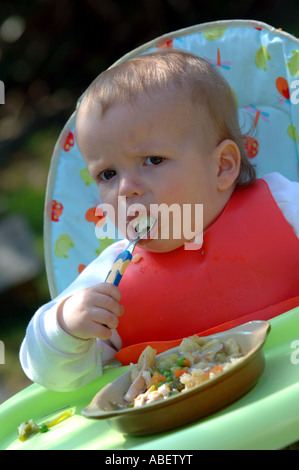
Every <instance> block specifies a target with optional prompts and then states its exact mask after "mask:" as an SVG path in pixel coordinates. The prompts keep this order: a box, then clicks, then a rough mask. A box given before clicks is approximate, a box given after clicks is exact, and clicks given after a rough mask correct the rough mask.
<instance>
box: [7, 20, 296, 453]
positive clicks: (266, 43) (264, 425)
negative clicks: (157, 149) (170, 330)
mask: <svg viewBox="0 0 299 470" xmlns="http://www.w3.org/2000/svg"><path fill="white" fill-rule="evenodd" d="M166 47H168V48H172V47H173V48H177V49H184V50H187V51H190V52H192V53H195V54H198V55H199V56H201V57H204V58H205V59H207V60H208V61H209V62H210V63H211V64H212V65H213V66H214V67H216V68H217V70H219V72H220V73H221V74H223V76H224V77H225V78H226V80H227V81H228V83H229V84H230V86H231V88H232V90H233V92H234V94H235V97H236V100H237V103H238V108H239V115H240V123H241V125H242V126H243V128H244V129H249V128H250V127H251V126H252V123H253V126H254V128H255V129H256V132H255V133H254V134H253V135H252V136H250V137H247V138H246V140H245V146H246V149H247V152H248V156H249V158H250V159H252V161H253V162H254V163H255V165H256V169H257V176H258V177H262V176H263V175H265V174H267V173H270V172H279V173H281V174H282V175H284V176H285V177H287V178H288V179H290V180H292V181H299V40H298V39H296V38H295V37H293V36H292V35H290V34H288V33H286V32H284V31H281V30H277V29H275V28H273V27H271V26H269V25H267V24H265V23H262V22H259V21H250V20H225V21H215V22H212V23H205V24H201V25H196V26H192V27H189V28H185V29H182V30H179V31H176V32H173V33H169V34H166V35H163V36H161V37H159V38H157V39H155V40H153V41H150V42H149V43H147V44H145V45H143V46H141V47H138V48H137V49H135V50H133V51H132V52H130V53H128V54H127V55H125V56H124V57H122V58H121V59H120V60H119V61H118V62H117V63H116V64H114V65H113V66H115V65H117V64H119V63H122V62H124V61H127V60H128V59H130V58H133V57H136V56H138V55H140V54H144V53H148V52H152V51H155V50H157V48H166ZM100 72H101V70H99V73H100ZM78 103H80V99H79V101H78ZM75 119H76V111H75V112H74V113H73V115H72V116H71V117H70V119H69V120H68V122H67V123H66V125H65V126H64V128H63V130H62V132H61V134H60V136H59V138H58V140H57V143H56V146H55V149H54V153H53V156H52V161H51V166H50V172H49V178H48V185H47V192H46V201H45V217H44V241H45V259H46V269H47V275H48V283H49V288H50V293H51V296H52V297H55V296H57V295H58V294H59V293H61V292H62V291H63V290H64V289H65V288H66V287H67V286H68V285H69V284H71V283H72V282H73V281H74V279H75V278H76V277H77V276H78V274H80V272H81V271H82V270H84V268H85V266H86V265H88V264H89V263H90V262H91V261H92V260H93V259H94V258H95V257H97V256H98V255H99V254H100V253H101V252H102V251H103V250H104V249H105V248H106V247H107V246H108V245H109V244H111V243H113V242H114V241H115V240H118V239H121V235H120V234H119V233H118V232H117V230H116V228H115V227H114V226H113V225H112V223H111V222H109V221H107V220H105V219H103V216H102V215H101V214H99V213H98V212H97V213H96V208H97V207H98V205H99V204H100V200H99V195H98V190H97V186H96V184H95V182H94V181H93V180H92V179H91V177H90V176H89V173H88V171H87V167H86V164H85V162H84V160H83V158H82V156H81V154H80V152H79V149H78V147H77V145H76V141H75V136H74V125H75ZM278 249H279V247H278ZM293 307H294V308H292V309H291V310H289V311H287V312H285V313H284V314H282V315H279V316H277V317H274V318H273V319H271V320H270V324H271V332H270V334H269V336H268V339H267V340H266V344H265V347H264V350H265V356H266V367H265V370H264V373H263V375H262V377H261V378H260V380H259V382H258V384H257V385H256V386H255V387H254V388H253V389H252V390H251V391H250V392H249V393H248V394H247V395H245V396H244V397H243V398H241V399H239V400H238V401H237V402H236V403H234V404H232V405H230V406H228V407H227V408H225V409H224V410H222V411H219V412H217V413H215V414H213V415H211V416H209V417H207V418H205V419H203V420H199V421H197V422H195V423H193V424H191V425H188V426H186V427H184V428H181V429H177V430H175V431H172V432H168V433H166V434H163V435H158V434H157V435H153V436H149V437H142V438H136V437H130V436H125V437H124V436H123V435H122V434H120V433H117V432H116V431H112V430H111V429H110V427H109V425H108V423H106V422H99V421H96V420H87V419H85V418H83V417H82V416H81V415H80V410H81V409H82V408H84V406H86V405H87V403H88V402H89V401H90V400H91V398H92V397H93V395H94V393H96V392H97V391H98V390H99V389H100V388H101V387H103V386H104V385H105V384H106V383H109V382H110V381H111V380H112V379H114V378H115V377H117V376H118V375H120V374H121V373H122V372H123V371H124V370H126V369H125V368H123V367H121V368H107V369H106V370H105V373H104V375H103V377H101V378H100V379H98V380H97V381H96V382H94V383H92V384H90V385H89V386H87V387H84V388H83V389H81V390H78V391H76V392H65V393H57V392H51V391H49V390H46V389H44V388H43V387H40V386H39V385H36V384H34V385H32V386H30V387H29V388H27V389H25V390H23V391H22V392H20V393H19V394H17V395H15V396H14V397H12V398H10V399H9V400H8V401H7V402H5V403H4V404H3V405H1V406H0V421H1V423H3V425H1V429H0V448H5V449H6V448H7V449H8V448H9V449H11V448H22V449H25V448H39V449H110V450H112V449H114V450H117V449H119V450H121V449H126V450H128V449H131V450H140V449H154V450H158V449H161V450H162V449H173V450H175V449H280V448H283V447H285V446H287V445H289V444H291V443H293V442H295V441H297V440H298V439H299V411H298V401H299V381H298V377H299V352H298V355H296V347H297V349H299V333H298V331H299V307H298V303H297V304H294V305H293ZM296 341H297V342H296ZM297 343H298V345H297ZM297 358H298V359H297ZM63 407H66V408H67V407H73V408H74V409H75V415H74V416H72V418H70V419H69V420H68V421H65V422H64V423H63V424H61V425H60V427H57V428H53V429H51V431H50V432H49V433H46V434H44V435H40V436H34V437H32V438H31V439H29V440H28V441H26V442H25V443H20V442H19V441H18V440H17V438H16V434H15V431H16V427H17V426H18V425H19V424H20V423H21V422H22V421H24V420H26V419H29V418H36V419H38V417H39V416H41V415H45V414H48V415H49V416H50V417H51V416H52V415H53V416H54V415H55V412H57V410H58V409H60V408H63ZM4 424H5V426H4Z"/></svg>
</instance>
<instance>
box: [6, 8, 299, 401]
mask: <svg viewBox="0 0 299 470" xmlns="http://www.w3.org/2000/svg"><path fill="white" fill-rule="evenodd" d="M298 13H299V2H298V1H294V2H292V1H288V0H243V1H239V0H237V1H236V0H227V1H221V0H138V1H137V0H130V1H126V2H125V1H121V0H73V1H71V0H31V1H29V2H25V1H23V2H21V1H19V2H11V1H8V0H0V80H1V81H2V82H3V83H4V85H5V103H4V104H0V305H1V309H0V340H2V341H3V343H4V345H5V363H4V364H1V363H0V403H1V402H2V401H4V400H5V399H6V398H8V397H9V396H11V395H13V394H14V393H16V392H17V391H19V390H21V389H22V388H24V387H25V386H27V385H28V384H29V383H30V381H29V380H28V379H27V378H26V377H25V375H24V373H23V372H22V369H21V367H20V365H19V359H18V352H19V348H20V344H21V341H22V339H23V337H24V334H25V329H26V325H27V323H28V322H29V320H30V318H31V316H32V315H33V313H34V312H35V310H36V309H37V308H38V307H39V306H40V305H41V304H43V303H45V302H47V301H48V300H49V299H50V295H49V291H48V286H47V279H46V274H45V267H44V261H43V206H44V196H45V189H46V184H47V174H48V169H49V164H50V159H51V154H52V151H53V148H54V145H55V142H56V140H57V138H58V136H59V133H60V130H61V129H62V127H63V125H64V124H65V122H66V121H67V119H68V117H69V116H70V115H71V113H72V112H73V110H74V108H75V105H76V101H77V99H78V98H79V96H80V95H81V94H82V92H83V91H84V90H85V89H86V88H87V86H88V85H89V83H90V82H91V81H92V80H93V79H94V78H95V77H96V76H97V75H98V73H100V72H101V71H102V70H104V69H106V68H107V67H109V66H110V65H111V64H112V63H114V62H115V61H116V60H117V59H119V58H120V57H121V56H122V55H124V54H125V53H127V52H129V51H130V50H132V49H134V48H136V47H138V46H139V45H141V44H144V43H145V42H147V41H149V40H152V39H154V38H156V37H158V36H160V35H162V34H165V33H168V32H171V31H174V30H177V29H180V28H185V27H188V26H192V25H195V24H198V23H203V22H208V21H215V20H220V19H246V18H247V19H256V20H261V21H264V22H266V23H269V24H271V25H272V26H274V27H276V28H282V29H283V30H285V31H287V32H289V33H291V34H294V35H295V36H297V37H298V36H299V15H298ZM0 102H1V100H0ZM0 362H1V361H0Z"/></svg>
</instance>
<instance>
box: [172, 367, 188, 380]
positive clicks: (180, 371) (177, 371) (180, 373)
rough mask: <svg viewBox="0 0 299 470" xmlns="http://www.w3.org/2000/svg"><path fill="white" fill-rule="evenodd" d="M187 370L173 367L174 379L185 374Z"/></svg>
mask: <svg viewBox="0 0 299 470" xmlns="http://www.w3.org/2000/svg"><path fill="white" fill-rule="evenodd" d="M186 372H187V371H186V370H185V369H175V371H174V376H175V378H176V379H178V378H179V377H181V375H183V374H185V373H186Z"/></svg>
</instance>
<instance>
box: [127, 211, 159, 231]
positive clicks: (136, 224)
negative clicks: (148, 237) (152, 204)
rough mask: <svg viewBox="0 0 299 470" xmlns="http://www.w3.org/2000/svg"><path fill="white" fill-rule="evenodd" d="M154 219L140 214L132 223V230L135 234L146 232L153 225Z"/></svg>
mask: <svg viewBox="0 0 299 470" xmlns="http://www.w3.org/2000/svg"><path fill="white" fill-rule="evenodd" d="M155 220H156V219H155V218H154V217H152V216H151V215H149V214H140V215H138V216H137V217H135V219H133V221H132V225H133V228H134V229H135V231H136V232H137V233H142V232H143V231H148V230H149V229H150V228H151V227H152V226H153V224H154V222H155Z"/></svg>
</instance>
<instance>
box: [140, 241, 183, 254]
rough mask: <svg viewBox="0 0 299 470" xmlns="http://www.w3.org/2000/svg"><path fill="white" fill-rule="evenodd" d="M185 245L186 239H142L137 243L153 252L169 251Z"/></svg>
mask: <svg viewBox="0 0 299 470" xmlns="http://www.w3.org/2000/svg"><path fill="white" fill-rule="evenodd" d="M184 245H185V241H184V240H161V239H147V240H140V241H139V242H138V244H137V246H138V247H140V248H142V249H143V250H146V251H149V252H151V253H169V252H171V251H174V250H177V249H179V248H181V247H182V246H184Z"/></svg>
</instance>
